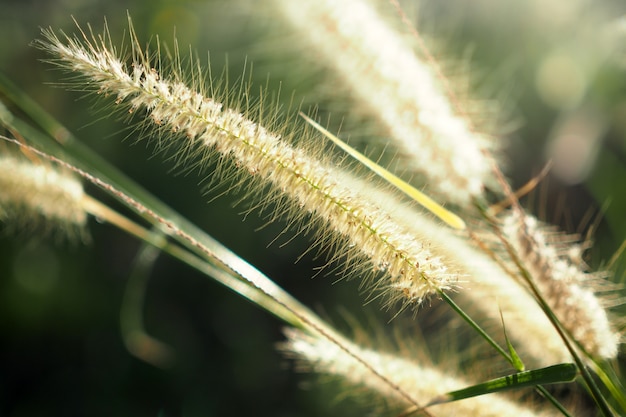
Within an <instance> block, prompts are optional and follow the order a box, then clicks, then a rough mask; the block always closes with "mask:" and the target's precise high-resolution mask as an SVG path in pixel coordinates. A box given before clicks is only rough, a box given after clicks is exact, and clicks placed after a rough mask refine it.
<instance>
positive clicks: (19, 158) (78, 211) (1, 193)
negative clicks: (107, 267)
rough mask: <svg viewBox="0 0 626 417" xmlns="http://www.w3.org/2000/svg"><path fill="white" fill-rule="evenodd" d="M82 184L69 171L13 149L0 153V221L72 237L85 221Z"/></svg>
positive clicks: (80, 230) (83, 225) (80, 229)
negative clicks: (31, 159)
mask: <svg viewBox="0 0 626 417" xmlns="http://www.w3.org/2000/svg"><path fill="white" fill-rule="evenodd" d="M83 196H84V193H83V186H82V184H81V183H80V181H79V180H78V179H76V178H75V177H74V176H73V175H71V174H70V173H69V172H65V171H61V170H59V169H57V168H55V167H54V166H52V165H51V164H49V163H46V162H42V161H39V162H33V161H30V160H28V159H27V158H26V157H24V156H23V155H18V154H15V153H14V152H3V153H2V154H0V220H2V221H6V220H8V219H10V220H11V222H12V223H14V224H18V225H28V227H36V226H42V227H43V228H44V229H47V230H58V231H60V232H63V233H66V234H68V236H70V237H72V236H74V235H75V234H76V233H77V232H78V234H80V233H81V232H82V229H83V228H84V227H85V224H86V222H87V213H86V211H85V209H84V208H83V204H82V203H83Z"/></svg>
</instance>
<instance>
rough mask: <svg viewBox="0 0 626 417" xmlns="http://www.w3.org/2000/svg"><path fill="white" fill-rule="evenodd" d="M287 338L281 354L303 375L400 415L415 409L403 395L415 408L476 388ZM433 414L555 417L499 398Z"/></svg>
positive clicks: (362, 351)
mask: <svg viewBox="0 0 626 417" xmlns="http://www.w3.org/2000/svg"><path fill="white" fill-rule="evenodd" d="M286 334H287V341H286V342H285V343H284V344H282V346H281V349H282V350H283V351H284V352H286V354H288V355H289V356H293V357H295V358H297V359H298V360H299V362H300V365H301V369H303V370H310V371H313V372H316V373H319V374H329V375H333V376H336V377H338V378H340V380H341V381H343V382H344V383H345V385H347V386H348V389H351V388H356V389H354V393H355V395H358V394H361V395H362V394H363V393H362V391H361V390H360V389H358V388H366V389H368V390H369V391H370V392H372V393H374V394H376V395H379V396H381V397H382V398H384V399H385V400H386V401H387V402H388V403H389V404H390V405H391V406H392V407H394V408H395V407H398V408H399V409H400V410H402V409H406V408H408V407H410V406H412V405H414V404H411V403H409V402H408V401H407V399H406V398H405V397H404V396H402V395H400V391H403V392H405V393H408V394H409V395H410V396H411V397H412V399H413V400H414V403H417V404H419V405H420V406H423V405H425V404H427V403H428V402H429V401H431V400H433V399H435V398H438V397H439V396H441V395H443V394H445V393H447V392H450V391H455V390H458V389H461V388H465V387H467V386H469V385H471V384H470V383H468V382H467V381H464V380H463V379H460V378H455V377H453V376H450V375H451V374H452V373H451V372H450V371H449V370H446V371H445V372H442V371H441V370H439V369H437V368H434V367H432V366H428V365H420V364H418V363H415V362H413V361H410V360H407V359H405V358H402V357H398V356H394V355H391V354H385V353H380V352H378V351H376V350H372V349H366V348H363V347H361V346H358V345H355V344H352V343H349V344H348V343H347V342H346V346H344V348H345V349H340V348H339V347H338V346H337V345H335V344H333V343H330V342H328V341H327V340H326V339H324V338H321V337H316V336H312V335H310V334H307V333H304V332H302V331H300V330H295V329H288V330H287V331H286ZM346 349H347V350H349V351H350V352H352V353H353V354H354V355H356V356H357V357H359V358H361V359H362V360H363V361H365V362H366V363H368V364H370V365H371V366H372V367H373V368H374V369H375V370H376V371H377V372H378V373H379V374H380V375H382V376H384V377H385V378H387V379H388V380H389V381H391V383H392V384H393V385H390V384H388V383H384V381H382V380H381V378H377V377H376V376H374V375H373V374H372V372H371V371H370V370H368V369H366V368H365V367H364V366H363V365H362V364H361V363H360V362H359V361H357V360H356V359H354V358H353V357H352V356H350V355H348V354H347V353H346V351H345V350H346ZM428 410H429V411H430V412H432V413H433V414H434V415H437V416H482V417H488V416H494V417H495V416H498V417H502V416H524V417H531V416H548V415H550V413H549V412H534V411H532V410H531V409H530V408H529V407H524V408H522V407H520V406H519V405H517V404H515V403H513V402H511V401H508V400H506V399H505V398H504V397H502V396H500V395H497V394H491V395H487V396H480V397H475V398H469V399H466V400H461V401H457V402H453V403H449V404H443V405H437V406H434V407H432V408H429V409H428Z"/></svg>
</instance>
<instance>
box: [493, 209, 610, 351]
mask: <svg viewBox="0 0 626 417" xmlns="http://www.w3.org/2000/svg"><path fill="white" fill-rule="evenodd" d="M502 230H503V233H504V235H505V236H506V238H507V240H508V241H509V242H511V243H512V245H513V247H514V249H515V250H516V252H517V254H518V255H519V257H520V259H521V260H522V262H523V265H524V267H525V268H526V269H527V270H528V272H529V273H530V275H531V277H532V279H533V282H534V283H535V284H536V285H537V287H538V289H539V291H540V292H541V294H542V296H543V297H545V299H546V302H547V303H548V305H549V306H550V308H551V309H552V311H553V312H554V314H555V315H556V316H557V317H558V319H559V320H560V321H561V323H562V324H563V326H564V327H565V329H567V331H568V332H569V333H570V334H571V336H572V338H573V339H574V340H575V341H576V342H577V343H579V344H580V346H581V347H582V348H583V349H584V351H586V352H587V353H588V354H589V355H591V356H592V357H594V358H602V359H612V358H615V357H616V356H617V353H618V347H619V344H620V339H621V337H620V335H619V334H618V333H617V332H616V331H615V330H614V328H613V327H614V326H613V325H612V323H611V321H610V318H609V315H608V313H607V311H606V309H605V307H604V303H603V301H602V298H601V296H599V295H598V294H596V293H595V291H594V287H597V286H598V285H599V283H600V282H602V281H605V279H604V278H603V277H601V275H599V274H593V273H588V272H586V270H585V265H584V264H581V263H580V262H578V261H577V260H573V259H572V257H571V252H570V251H568V250H566V248H564V247H563V246H564V244H563V242H564V241H565V240H570V239H561V240H560V241H559V239H558V235H557V236H556V237H555V233H554V231H552V230H551V229H550V228H549V227H547V226H545V225H543V224H542V223H541V222H539V221H538V220H537V219H536V218H535V217H533V216H531V215H528V214H524V215H520V213H518V212H516V211H511V212H510V213H508V214H506V215H505V216H504V217H503V219H502ZM555 243H556V244H555Z"/></svg>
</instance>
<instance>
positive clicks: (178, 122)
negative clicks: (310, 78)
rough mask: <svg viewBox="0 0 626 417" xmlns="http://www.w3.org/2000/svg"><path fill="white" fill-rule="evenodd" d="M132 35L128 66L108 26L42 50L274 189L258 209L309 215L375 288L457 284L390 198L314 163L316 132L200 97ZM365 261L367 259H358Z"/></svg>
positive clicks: (183, 140) (418, 290) (322, 236)
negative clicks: (272, 126) (268, 124)
mask: <svg viewBox="0 0 626 417" xmlns="http://www.w3.org/2000/svg"><path fill="white" fill-rule="evenodd" d="M130 33H131V37H132V39H131V44H132V52H133V55H132V65H131V66H130V67H128V66H127V65H126V64H125V62H124V61H123V60H122V59H121V58H120V57H119V56H118V55H117V52H116V50H115V48H114V47H113V46H112V45H111V41H110V39H109V35H108V32H107V30H106V29H105V32H104V35H103V36H100V37H96V36H94V35H93V34H91V37H88V36H87V35H86V34H85V33H84V32H82V31H81V36H80V37H76V36H75V37H69V36H65V41H64V42H63V41H61V40H60V39H59V38H58V37H57V35H56V34H55V33H54V32H53V31H51V30H46V31H44V36H45V39H46V40H45V41H41V42H40V43H39V46H40V47H41V48H42V49H44V50H46V51H47V52H49V53H50V54H52V55H53V57H54V60H53V61H52V62H54V63H55V64H57V65H59V66H60V67H62V68H65V69H67V70H70V71H72V72H74V73H77V74H78V75H79V76H80V77H81V80H80V81H77V83H78V86H79V88H80V89H81V90H82V91H84V90H86V89H93V90H95V91H97V92H98V93H99V94H103V95H112V96H114V97H116V100H115V103H116V105H117V106H118V108H121V109H126V110H127V111H129V112H131V113H137V112H138V110H140V109H144V110H145V112H146V117H147V120H148V121H147V122H146V123H147V124H148V125H151V126H152V128H153V129H154V130H156V131H157V132H158V133H160V134H161V137H162V142H167V141H169V143H174V144H175V145H174V146H178V149H180V150H182V151H181V154H182V155H184V156H183V157H187V156H188V153H190V152H191V153H193V152H192V151H190V149H192V150H196V151H197V153H198V154H200V155H201V156H206V155H207V154H211V153H213V154H217V155H218V157H219V158H221V162H220V165H222V166H223V165H226V164H229V165H231V166H232V168H233V169H235V170H237V172H236V173H235V175H238V176H240V177H243V178H246V179H248V180H251V181H250V182H249V184H250V187H252V188H251V189H252V190H253V191H251V194H256V195H258V194H259V191H258V190H259V189H263V190H267V185H270V186H271V187H270V190H269V195H265V196H264V198H263V203H261V205H262V206H264V207H267V205H268V203H267V202H268V201H276V202H277V204H278V205H279V207H278V208H272V210H274V211H275V212H277V213H280V214H286V215H287V216H288V217H289V218H290V220H291V221H293V222H297V221H301V220H302V218H303V217H305V216H307V218H306V222H305V223H301V224H302V226H301V227H300V230H309V229H313V230H316V229H317V233H318V236H319V239H318V244H319V245H320V247H324V248H333V249H337V251H338V253H339V255H337V257H338V258H339V257H340V256H342V255H343V256H345V258H346V259H348V261H347V262H348V263H350V264H351V265H353V266H355V267H357V268H359V269H360V272H363V274H362V275H363V276H364V277H367V276H370V277H372V276H375V275H379V272H381V271H382V272H384V273H385V275H386V277H387V280H385V281H384V282H380V281H376V282H373V283H371V284H370V286H371V287H375V288H378V289H383V290H386V291H390V292H394V291H395V294H393V295H392V296H391V298H394V299H398V298H402V299H404V300H405V302H411V303H419V302H421V301H422V300H423V299H425V298H427V297H429V296H430V295H433V294H437V293H438V292H441V291H444V290H447V289H449V288H451V287H453V286H454V285H455V283H456V281H457V280H458V275H457V272H456V271H455V270H452V269H450V268H448V267H447V265H446V263H445V260H444V259H442V258H441V257H440V256H439V255H437V253H433V252H431V250H430V246H431V245H430V243H429V242H428V239H427V237H425V236H423V235H420V234H415V233H413V230H409V229H408V228H407V226H406V225H405V224H403V223H402V222H398V221H396V220H395V219H394V217H393V216H391V214H390V213H389V212H388V211H386V210H384V209H383V208H382V207H381V206H380V204H379V202H381V201H384V202H385V204H386V205H387V206H386V207H393V206H395V205H396V203H394V202H395V201H396V200H395V198H394V197H393V196H392V195H391V194H388V193H385V196H384V198H383V199H382V200H380V199H374V198H372V197H371V194H372V185H371V183H368V182H366V181H364V180H361V179H359V178H357V177H356V176H354V175H351V174H350V173H348V172H347V171H345V170H340V169H338V168H337V166H336V164H333V163H331V162H322V161H320V158H321V159H323V158H322V157H321V154H322V151H323V150H322V149H320V147H321V146H322V144H323V142H322V139H321V138H320V137H319V136H318V137H312V136H310V135H311V133H308V135H309V136H306V135H307V133H302V132H297V134H303V135H305V136H304V137H303V138H294V137H293V136H294V135H295V134H294V133H289V132H288V131H285V130H284V129H283V131H282V134H278V133H273V132H271V131H269V130H268V129H266V128H265V127H264V126H261V125H260V124H258V123H256V122H254V121H253V120H252V119H251V118H250V117H251V114H252V113H254V111H253V109H249V108H246V109H244V110H240V109H237V108H227V107H226V106H224V105H223V104H222V103H221V102H220V101H219V98H210V97H206V96H205V95H204V93H205V90H206V87H203V86H201V85H198V82H196V83H195V85H193V86H191V87H189V86H187V85H185V84H184V83H183V82H181V80H182V79H184V78H185V75H184V74H183V73H182V72H181V71H182V70H181V69H180V67H179V66H177V63H179V61H175V63H174V64H173V65H172V67H171V68H170V69H169V72H168V70H166V69H165V68H164V67H163V66H161V65H159V67H158V68H154V67H153V66H152V64H153V63H159V64H160V63H161V62H162V61H161V57H158V56H157V57H156V58H155V59H154V60H153V62H152V63H151V62H150V59H149V56H148V53H147V52H144V51H143V50H142V49H141V48H140V47H139V45H138V42H137V40H136V38H135V35H134V32H133V29H132V25H131V28H130ZM176 59H178V57H177V58H176ZM187 78H189V77H187ZM211 93H215V92H214V91H211ZM215 94H217V93H215ZM269 120H275V119H274V118H273V117H270V118H269ZM150 121H151V122H152V123H150ZM296 139H300V141H299V142H300V143H306V144H308V145H309V146H310V147H316V148H317V149H316V150H311V149H305V148H303V147H296V146H294V145H293V144H292V143H293V141H294V140H296ZM316 145H317V146H316ZM255 185H256V187H254V186H255ZM257 199H258V196H257ZM285 200H288V201H287V203H286V204H287V205H286V206H285ZM281 204H282V206H280V205H281ZM398 205H399V203H398ZM280 214H277V215H276V216H275V217H280ZM413 215H418V213H415V212H414V213H413ZM308 216H311V218H309V217H308ZM337 236H341V237H343V240H341V241H338V240H337ZM363 257H365V258H366V259H369V264H367V263H365V264H364V263H363V262H362V259H363ZM363 265H369V266H363ZM398 294H400V296H398Z"/></svg>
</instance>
